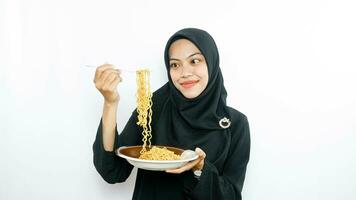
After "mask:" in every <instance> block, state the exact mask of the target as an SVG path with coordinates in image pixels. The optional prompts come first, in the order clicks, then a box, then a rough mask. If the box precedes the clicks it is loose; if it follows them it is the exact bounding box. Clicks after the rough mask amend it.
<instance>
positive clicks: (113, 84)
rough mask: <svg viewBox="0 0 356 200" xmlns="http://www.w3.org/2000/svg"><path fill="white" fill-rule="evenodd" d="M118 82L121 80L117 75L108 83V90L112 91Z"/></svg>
mask: <svg viewBox="0 0 356 200" xmlns="http://www.w3.org/2000/svg"><path fill="white" fill-rule="evenodd" d="M120 82H121V78H120V77H119V76H117V77H116V78H115V80H114V81H113V82H112V83H111V84H110V90H111V91H113V90H114V89H115V88H116V87H117V85H118V84H119V83H120Z"/></svg>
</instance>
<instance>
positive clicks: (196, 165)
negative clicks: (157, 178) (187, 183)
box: [166, 148, 206, 174]
mask: <svg viewBox="0 0 356 200" xmlns="http://www.w3.org/2000/svg"><path fill="white" fill-rule="evenodd" d="M195 153H196V154H198V156H199V157H198V158H197V159H196V160H194V161H191V162H188V163H187V164H185V165H183V166H182V167H180V168H177V169H168V170H166V172H167V173H172V174H180V173H182V172H185V171H188V170H202V169H203V167H204V159H205V157H206V154H205V152H204V151H203V150H201V149H200V148H196V149H195Z"/></svg>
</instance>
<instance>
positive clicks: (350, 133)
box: [0, 0, 356, 200]
mask: <svg viewBox="0 0 356 200" xmlns="http://www.w3.org/2000/svg"><path fill="white" fill-rule="evenodd" d="M355 10H356V2H355V1H353V0H348V1H347V0H299V1H286V0H271V1H263V0H252V1H207V0H204V1H203V0H202V1H188V0H181V1H167V0H161V1H143V0H142V1H118V0H111V1H107V0H102V1H88V0H78V1H69V0H61V1H48V0H0V134H1V137H0V160H1V161H0V199H1V200H17V199H28V200H30V199H31V200H39V199H41V200H42V199H53V200H56V199H60V200H62V199H66V200H77V199H83V200H84V199H85V200H97V199H113V200H114V199H115V200H120V199H122V200H124V199H131V196H132V191H133V187H134V178H135V173H133V174H132V176H131V177H130V178H129V180H128V181H127V182H126V183H121V184H115V185H109V184H107V183H106V182H104V181H103V180H102V179H101V177H100V175H99V174H98V173H97V172H96V170H95V168H94V166H93V163H92V149H91V147H92V143H93V141H94V137H95V133H96V129H97V126H98V123H99V119H100V116H101V111H102V103H103V99H102V97H101V95H100V93H99V92H97V91H96V89H95V87H94V84H93V75H94V70H95V69H93V68H86V67H84V65H85V64H90V65H98V64H102V63H104V62H109V63H113V64H116V65H118V66H123V67H126V68H132V67H137V66H143V67H149V68H151V69H152V71H153V72H152V76H151V78H152V81H151V84H152V88H153V89H157V88H159V87H160V86H161V85H163V84H164V83H165V82H166V81H167V78H166V72H165V67H164V62H163V50H164V45H165V43H166V41H167V40H168V38H169V36H170V35H172V34H173V33H174V32H175V31H177V30H179V29H181V28H184V27H197V28H202V29H205V30H207V31H208V32H210V33H211V35H212V36H213V37H214V38H215V40H216V43H217V45H218V47H219V50H220V56H221V68H222V71H223V75H224V79H225V86H226V88H227V90H228V94H229V96H228V104H229V105H230V106H232V107H235V108H236V109H238V110H240V111H241V112H243V113H245V114H246V115H247V116H248V118H249V122H250V128H251V138H252V146H251V147H252V148H251V161H250V163H249V166H248V171H247V176H246V182H245V186H244V191H243V197H244V199H245V200H261V199H267V200H286V199H288V200H300V199H303V200H315V199H318V200H319V199H320V200H335V199H338V200H339V199H341V200H351V199H356V194H355V193H354V191H352V190H354V189H355V185H356V159H355V158H356V145H355V144H356V143H355V142H356V135H355V134H356V123H355V119H356V94H355V85H356V79H355V77H356V76H355V75H356V57H355V55H356V37H355V35H356V12H355ZM123 76H124V77H123V78H124V82H123V83H122V84H121V85H120V86H119V90H120V94H121V99H122V100H121V102H120V108H119V113H118V127H119V129H120V130H121V129H122V127H123V125H124V124H125V122H126V120H127V119H128V117H129V115H130V113H131V112H132V110H133V109H134V108H135V77H134V75H133V74H130V73H124V75H123Z"/></svg>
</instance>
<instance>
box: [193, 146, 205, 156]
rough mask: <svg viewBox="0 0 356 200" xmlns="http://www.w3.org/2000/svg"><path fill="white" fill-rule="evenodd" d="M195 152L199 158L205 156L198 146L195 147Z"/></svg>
mask: <svg viewBox="0 0 356 200" xmlns="http://www.w3.org/2000/svg"><path fill="white" fill-rule="evenodd" d="M195 153H196V154H198V156H199V157H200V158H205V157H206V154H205V152H204V151H203V150H202V149H201V148H199V147H197V148H195Z"/></svg>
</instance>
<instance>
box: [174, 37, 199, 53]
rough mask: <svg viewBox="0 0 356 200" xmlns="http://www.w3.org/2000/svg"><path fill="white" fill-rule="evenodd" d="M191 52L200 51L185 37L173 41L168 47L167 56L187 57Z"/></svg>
mask: <svg viewBox="0 0 356 200" xmlns="http://www.w3.org/2000/svg"><path fill="white" fill-rule="evenodd" d="M193 53H201V52H200V50H199V49H198V47H197V46H195V44H194V43H193V42H191V41H189V40H187V39H179V40H176V41H174V42H173V43H172V44H171V46H170V47H169V51H168V54H169V57H187V56H190V55H191V54H193Z"/></svg>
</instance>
